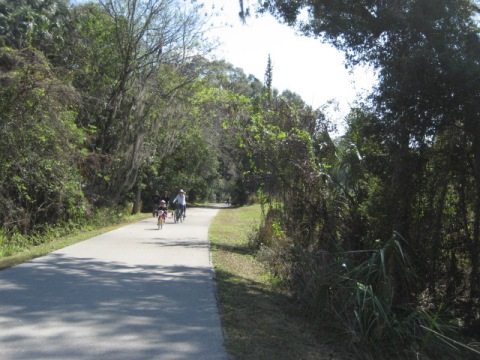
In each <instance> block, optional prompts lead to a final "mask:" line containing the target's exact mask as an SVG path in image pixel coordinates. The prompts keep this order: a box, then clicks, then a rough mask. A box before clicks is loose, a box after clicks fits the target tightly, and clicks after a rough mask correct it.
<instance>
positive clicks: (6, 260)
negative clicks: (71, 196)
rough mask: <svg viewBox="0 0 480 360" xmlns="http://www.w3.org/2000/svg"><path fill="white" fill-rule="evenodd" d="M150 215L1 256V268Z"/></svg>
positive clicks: (128, 217)
mask: <svg viewBox="0 0 480 360" xmlns="http://www.w3.org/2000/svg"><path fill="white" fill-rule="evenodd" d="M149 216H152V215H151V214H145V213H140V214H136V215H131V216H127V217H126V218H125V220H124V221H121V222H119V223H117V224H113V225H109V226H105V227H101V228H98V229H94V230H89V231H85V232H81V233H78V234H74V235H70V236H63V237H60V238H58V239H55V240H53V241H49V242H47V243H44V244H41V245H38V246H33V247H31V248H28V249H26V250H24V251H22V252H20V253H17V254H15V255H11V256H5V257H2V258H0V270H3V269H6V268H9V267H12V266H15V265H19V264H21V263H24V262H26V261H28V260H31V259H35V258H37V257H40V256H44V255H47V254H49V253H51V252H52V251H55V250H58V249H62V248H64V247H66V246H70V245H73V244H76V243H78V242H81V241H84V240H87V239H90V238H92V237H94V236H97V235H100V234H104V233H106V232H109V231H112V230H115V229H118V228H119V227H122V226H125V225H127V224H131V223H134V222H137V221H140V220H142V219H145V218H147V217H149Z"/></svg>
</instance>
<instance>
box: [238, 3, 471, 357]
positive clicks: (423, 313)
mask: <svg viewBox="0 0 480 360" xmlns="http://www.w3.org/2000/svg"><path fill="white" fill-rule="evenodd" d="M259 11H260V12H271V13H272V14H273V15H275V16H276V17H277V18H278V19H280V20H281V21H283V22H285V23H287V24H289V25H291V26H293V27H296V28H297V29H298V30H299V31H301V32H303V33H304V34H306V35H309V36H314V37H318V38H319V39H321V40H323V41H326V42H329V43H331V44H333V45H334V46H336V47H337V48H338V49H340V50H342V51H344V53H345V55H346V63H347V65H348V66H355V65H357V64H368V65H371V66H373V67H374V69H375V70H376V72H377V75H378V85H377V86H376V88H375V89H374V91H373V92H372V94H371V95H370V96H369V98H368V99H365V100H364V101H363V102H358V104H356V106H355V108H353V109H352V111H351V113H350V114H349V116H348V118H347V119H346V120H347V125H348V126H347V131H346V133H345V135H343V136H342V137H341V138H338V139H331V138H330V136H329V134H328V131H327V130H328V122H327V123H326V122H325V119H324V118H322V116H321V115H320V116H317V117H314V121H313V124H315V126H310V127H309V126H305V123H303V122H302V121H301V119H302V116H301V115H300V114H295V113H292V112H285V111H284V110H283V105H282V102H281V101H278V99H277V100H276V102H275V103H274V104H272V107H271V109H272V110H271V111H272V116H271V117H270V116H268V113H267V116H266V117H263V118H262V119H261V121H260V122H257V123H255V124H254V125H253V126H252V127H250V130H253V131H252V132H251V133H249V134H245V136H246V138H248V139H250V140H248V141H249V148H250V149H251V154H252V161H253V162H254V164H255V166H256V169H255V173H256V176H258V178H259V179H260V178H261V179H263V180H264V186H263V189H264V198H263V201H264V203H265V205H266V209H269V210H266V217H265V224H264V227H263V228H262V231H261V232H260V234H259V236H258V238H257V239H256V241H255V245H256V246H257V247H258V248H259V249H261V253H263V254H264V255H265V256H266V258H268V259H269V261H270V264H271V266H272V271H274V272H275V273H276V274H277V276H279V277H280V278H282V279H283V280H284V281H285V283H286V284H288V285H289V286H290V287H291V288H292V289H293V290H294V291H295V293H296V294H297V296H298V297H299V298H300V299H302V301H303V302H304V303H305V305H306V308H307V309H308V311H309V314H310V316H311V317H312V318H313V319H317V320H318V321H319V322H322V323H329V324H331V325H332V326H333V327H336V328H338V329H339V331H340V332H341V333H343V334H351V336H347V338H349V344H350V345H352V348H353V349H355V351H357V354H358V356H360V357H366V358H368V357H370V356H372V357H376V358H385V357H389V358H390V357H394V356H398V357H400V358H402V357H409V356H413V354H417V355H418V354H422V356H425V357H428V356H430V357H432V358H437V357H441V356H449V357H453V356H459V357H468V356H470V357H472V358H474V357H475V356H478V352H475V350H474V349H470V350H466V353H463V354H461V353H462V351H461V350H459V348H458V347H457V346H456V345H454V342H453V341H452V342H450V343H449V342H448V341H446V342H445V343H443V341H444V340H445V338H441V337H437V335H435V334H436V333H440V332H441V333H443V334H444V335H447V334H448V328H449V326H451V327H450V329H451V328H455V329H457V330H460V331H463V333H464V334H466V335H478V331H479V324H480V322H479V319H480V308H479V300H480V299H479V289H480V281H479V270H480V269H479V235H480V233H479V229H480V227H479V221H480V212H479V210H480V206H479V199H480V192H479V186H478V184H479V180H480V177H479V176H478V175H479V173H478V168H479V167H478V160H479V158H480V157H479V155H480V154H479V153H478V149H479V146H478V140H479V138H478V135H479V132H478V129H479V127H478V124H479V122H478V118H479V115H480V113H479V110H480V109H479V107H478V104H480V102H479V100H480V98H479V96H480V67H479V65H480V52H479V51H478V50H479V46H480V38H479V28H478V14H479V7H478V2H476V1H469V0H465V1H463V0H462V1H449V0H415V1H375V0H372V1H329V0H315V1H275V0H273V1H264V2H262V3H261V4H260V5H259ZM263 114H264V113H263ZM263 114H262V116H263ZM307 125H308V121H307ZM258 140H261V141H258ZM245 141H247V140H245ZM267 205H268V206H267ZM439 318H442V320H443V321H444V322H442V321H439ZM441 324H443V325H441ZM445 324H448V326H445V327H444V325H445ZM459 324H460V325H459ZM448 336H452V337H453V336H454V335H452V334H448V335H447V337H448ZM426 339H431V340H432V342H431V343H429V342H428V341H426ZM465 341H467V342H468V340H465ZM442 343H443V345H442ZM445 344H449V345H445ZM450 350H452V351H453V353H449V351H450ZM455 350H456V351H458V352H457V353H456V355H455V354H454V353H455ZM446 354H448V355H446ZM459 354H461V355H459Z"/></svg>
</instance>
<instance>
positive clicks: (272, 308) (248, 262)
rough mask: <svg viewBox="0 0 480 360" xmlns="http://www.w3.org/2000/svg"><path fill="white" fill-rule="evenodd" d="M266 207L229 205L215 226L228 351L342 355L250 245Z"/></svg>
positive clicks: (251, 355)
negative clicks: (276, 282) (274, 280)
mask: <svg viewBox="0 0 480 360" xmlns="http://www.w3.org/2000/svg"><path fill="white" fill-rule="evenodd" d="M260 214H261V211H260V206H258V205H252V206H245V207H240V208H226V209H222V210H220V211H219V213H218V215H217V216H216V217H215V219H214V221H213V222H212V224H211V226H210V232H209V237H210V242H211V249H212V261H213V265H214V268H215V272H216V283H217V292H218V301H219V308H220V316H221V321H222V326H223V330H224V334H225V342H226V346H227V351H228V352H229V354H230V355H231V356H232V357H233V359H235V360H241V359H249V360H252V359H262V360H269V359H272V360H273V359H275V360H281V359H285V360H286V359H288V360H292V359H305V360H308V359H322V360H323V359H330V360H331V359H340V357H337V356H336V355H335V353H334V352H333V351H331V349H330V347H329V346H328V345H325V344H323V343H321V342H320V341H319V340H318V339H317V338H316V336H315V332H314V330H313V328H312V327H311V326H310V325H309V324H308V322H307V321H306V319H305V318H304V317H303V316H302V314H301V311H300V309H299V306H298V304H297V303H295V301H293V300H292V299H291V297H289V296H288V294H286V293H285V292H283V291H281V290H280V289H278V288H277V287H275V286H272V285H271V282H270V281H269V275H268V272H267V271H266V269H265V267H264V266H263V265H262V264H261V263H260V262H259V261H257V259H256V258H255V254H254V253H253V252H252V251H251V249H250V248H249V246H248V238H249V236H250V235H251V233H252V230H253V229H254V227H255V226H257V227H258V225H259V224H260Z"/></svg>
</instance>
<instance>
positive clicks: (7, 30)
mask: <svg viewBox="0 0 480 360" xmlns="http://www.w3.org/2000/svg"><path fill="white" fill-rule="evenodd" d="M201 9H202V5H201V4H198V3H197V2H195V1H173V2H172V1H151V0H142V1H137V0H106V1H99V2H85V3H83V2H82V3H77V4H75V5H71V4H69V3H68V2H67V1H65V0H48V1H33V0H21V1H3V2H2V3H1V4H0V44H1V47H0V83H1V87H0V92H1V94H0V95H1V96H0V113H1V119H0V127H1V129H2V130H1V132H2V142H1V144H0V207H1V208H2V209H3V210H2V211H1V212H0V223H1V225H2V230H1V232H0V238H1V241H0V243H2V244H4V247H3V248H4V249H8V250H2V254H4V255H5V254H7V255H8V254H10V253H12V252H14V251H15V248H17V247H18V248H19V249H21V248H22V247H23V246H24V245H25V246H26V245H27V244H28V243H31V242H32V241H33V242H39V241H43V240H42V239H44V238H45V237H46V234H50V233H55V234H58V233H59V232H60V233H63V232H68V231H72V230H74V229H78V228H79V227H82V226H84V225H85V224H87V223H88V222H89V221H90V220H92V219H95V218H98V217H99V212H102V213H111V214H117V213H125V212H132V211H133V212H137V211H142V210H143V211H146V212H149V211H150V210H151V197H152V195H153V194H154V193H155V192H156V191H164V190H167V191H170V192H171V193H174V192H176V191H177V190H178V189H179V188H184V189H186V190H187V191H188V194H189V201H191V202H195V201H197V202H202V201H207V200H210V201H215V200H216V201H220V200H223V199H225V198H226V197H227V196H230V195H229V194H230V192H231V191H232V189H233V188H234V186H235V183H236V182H237V181H238V179H239V178H241V176H242V170H239V167H238V166H237V163H238V162H239V159H241V158H242V157H243V156H245V152H244V151H238V146H237V142H236V139H235V137H234V135H232V134H228V135H226V134H227V133H226V131H225V127H224V122H225V119H226V118H228V117H232V116H233V117H234V116H238V114H240V113H242V112H245V110H244V109H245V108H246V106H247V105H246V104H248V103H249V102H250V101H251V99H254V98H255V97H256V96H257V95H256V94H257V93H259V92H260V91H261V88H263V85H262V84H261V82H260V81H258V80H257V79H255V78H254V77H252V76H246V75H245V74H244V73H243V71H242V70H241V69H237V68H235V67H233V66H232V65H230V64H227V63H225V62H224V61H216V60H211V59H209V54H210V52H211V50H212V49H213V48H214V44H213V43H212V41H211V40H210V39H209V38H208V37H207V33H208V26H207V23H208V20H209V17H208V16H209V15H208V14H205V12H203V11H201ZM242 161H243V160H242ZM240 162H241V161H240ZM240 183H241V181H240ZM246 191H247V190H246V189H245V188H240V190H239V191H237V193H238V194H239V195H238V196H237V197H236V198H235V199H240V202H242V203H244V201H246V199H248V195H246ZM237 203H238V201H237ZM112 210H114V211H112ZM32 239H33V240H32ZM17 245H18V246H17ZM3 248H2V249H3Z"/></svg>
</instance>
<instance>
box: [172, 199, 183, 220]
mask: <svg viewBox="0 0 480 360" xmlns="http://www.w3.org/2000/svg"><path fill="white" fill-rule="evenodd" d="M183 220H185V213H184V212H183V207H182V206H181V205H180V204H175V212H174V213H173V221H174V222H175V224H176V223H178V222H179V221H180V222H182V223H183Z"/></svg>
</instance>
